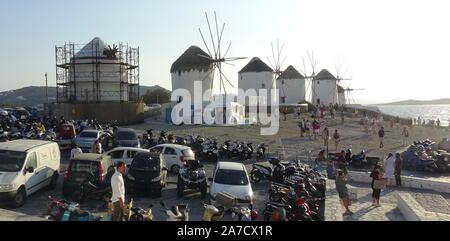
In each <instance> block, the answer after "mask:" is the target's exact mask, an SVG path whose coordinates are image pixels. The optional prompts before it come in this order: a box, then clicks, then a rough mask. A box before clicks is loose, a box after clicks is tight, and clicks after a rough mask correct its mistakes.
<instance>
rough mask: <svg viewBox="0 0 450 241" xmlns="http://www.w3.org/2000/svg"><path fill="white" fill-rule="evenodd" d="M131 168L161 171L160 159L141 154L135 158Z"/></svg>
mask: <svg viewBox="0 0 450 241" xmlns="http://www.w3.org/2000/svg"><path fill="white" fill-rule="evenodd" d="M131 169H133V170H140V171H159V170H160V159H159V158H157V159H153V158H151V157H146V156H140V157H138V158H136V159H134V160H133V163H131Z"/></svg>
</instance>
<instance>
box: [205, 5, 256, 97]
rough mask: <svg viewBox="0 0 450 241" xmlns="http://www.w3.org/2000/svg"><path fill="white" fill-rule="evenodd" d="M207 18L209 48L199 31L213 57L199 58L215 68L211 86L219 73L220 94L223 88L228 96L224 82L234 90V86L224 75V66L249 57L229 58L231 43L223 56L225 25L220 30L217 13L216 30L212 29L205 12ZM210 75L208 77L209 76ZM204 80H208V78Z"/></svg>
mask: <svg viewBox="0 0 450 241" xmlns="http://www.w3.org/2000/svg"><path fill="white" fill-rule="evenodd" d="M205 18H206V23H207V25H208V31H209V37H210V39H211V42H210V45H209V46H208V44H207V41H206V40H205V37H204V35H203V33H202V30H201V29H200V28H199V29H198V31H199V32H200V36H201V38H202V41H203V44H204V45H205V47H206V50H207V51H208V54H209V55H210V56H212V57H208V56H204V55H201V54H199V55H198V56H200V57H203V58H206V59H208V60H210V61H211V64H212V66H213V68H212V69H211V72H213V81H212V83H211V85H213V82H214V72H216V71H217V72H219V75H218V76H219V88H220V94H222V88H223V91H224V93H225V95H226V94H227V93H226V89H225V83H224V80H226V81H227V82H228V84H229V85H230V86H231V87H232V88H234V86H233V84H232V83H231V81H230V80H229V79H228V78H227V77H226V76H225V74H224V73H223V71H222V64H227V65H231V66H234V65H233V64H231V63H229V62H231V61H237V60H241V59H246V58H247V57H227V54H228V52H229V50H230V47H231V42H230V43H229V44H228V47H227V49H226V50H225V54H223V55H222V53H223V51H222V49H221V48H222V37H223V32H224V29H225V23H223V24H222V25H221V26H222V28H219V23H218V21H217V14H216V12H214V26H213V27H215V29H212V28H211V24H210V21H209V17H208V13H206V12H205ZM214 30H215V31H214ZM214 32H215V33H214ZM214 35H216V38H214ZM210 46H212V48H211V49H212V50H213V52H211V50H210ZM208 75H209V74H208ZM208 75H206V76H208ZM204 79H206V77H205V78H204ZM204 79H203V80H204ZM203 80H202V81H203ZM212 87H213V86H211V89H212Z"/></svg>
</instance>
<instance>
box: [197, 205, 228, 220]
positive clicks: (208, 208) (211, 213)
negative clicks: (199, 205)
mask: <svg viewBox="0 0 450 241" xmlns="http://www.w3.org/2000/svg"><path fill="white" fill-rule="evenodd" d="M203 207H204V208H205V210H204V211H203V218H202V221H222V219H223V216H224V214H225V208H224V207H216V206H214V205H211V204H206V203H204V204H203Z"/></svg>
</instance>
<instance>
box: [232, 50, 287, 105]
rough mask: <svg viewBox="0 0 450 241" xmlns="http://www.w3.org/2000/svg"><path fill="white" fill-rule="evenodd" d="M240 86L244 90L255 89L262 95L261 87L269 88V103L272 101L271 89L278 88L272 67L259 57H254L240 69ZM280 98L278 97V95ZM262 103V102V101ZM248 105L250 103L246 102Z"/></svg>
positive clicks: (267, 99)
mask: <svg viewBox="0 0 450 241" xmlns="http://www.w3.org/2000/svg"><path fill="white" fill-rule="evenodd" d="M238 83H239V84H238V87H239V89H242V90H244V91H247V90H249V89H254V90H255V91H256V94H257V95H258V96H260V89H265V90H267V95H266V97H267V98H266V99H265V100H266V101H267V105H270V103H271V94H270V93H271V90H272V89H274V88H276V84H275V81H274V74H273V70H272V68H270V67H269V66H268V65H267V64H266V63H264V62H263V61H261V60H260V59H259V58H258V57H254V58H252V59H251V60H250V62H249V63H248V64H247V65H246V66H245V67H244V68H242V69H241V70H240V71H239V74H238ZM276 99H278V97H276ZM260 103H261V102H260ZM246 105H248V103H246Z"/></svg>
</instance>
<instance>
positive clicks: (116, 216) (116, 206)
mask: <svg viewBox="0 0 450 241" xmlns="http://www.w3.org/2000/svg"><path fill="white" fill-rule="evenodd" d="M125 171H126V165H125V163H124V162H121V161H120V162H118V163H117V168H116V172H115V173H114V174H113V175H112V177H111V188H112V197H111V202H112V203H113V216H112V220H113V221H122V220H123V216H124V214H123V210H124V207H125V184H124V182H123V175H124V174H125Z"/></svg>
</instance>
